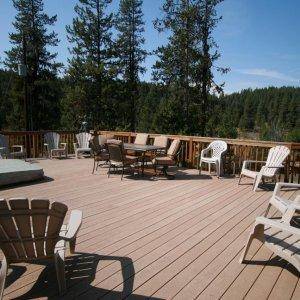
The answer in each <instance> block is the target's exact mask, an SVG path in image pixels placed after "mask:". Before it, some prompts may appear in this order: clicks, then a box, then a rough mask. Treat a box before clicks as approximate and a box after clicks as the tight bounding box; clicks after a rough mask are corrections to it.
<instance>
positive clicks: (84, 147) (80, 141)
mask: <svg viewBox="0 0 300 300" xmlns="http://www.w3.org/2000/svg"><path fill="white" fill-rule="evenodd" d="M76 139H77V143H74V150H75V156H76V158H78V156H79V153H87V152H88V153H91V147H90V145H89V144H90V140H91V139H92V135H91V134H90V133H87V132H81V133H78V134H76Z"/></svg>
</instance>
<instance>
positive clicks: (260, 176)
mask: <svg viewBox="0 0 300 300" xmlns="http://www.w3.org/2000/svg"><path fill="white" fill-rule="evenodd" d="M289 154H290V150H289V149H288V148H287V147H285V146H276V147H273V148H271V149H270V151H269V153H268V157H267V161H255V160H245V161H244V162H243V167H242V171H241V174H240V179H239V182H238V184H240V183H241V180H242V177H243V176H245V177H250V178H253V179H254V182H253V191H256V190H257V188H258V185H259V184H260V182H261V181H262V182H263V183H264V180H265V179H266V178H270V179H273V180H275V181H276V175H277V174H278V171H279V170H280V168H283V162H284V160H285V159H286V158H287V157H288V155H289ZM253 163H255V164H257V163H259V164H265V165H264V166H262V168H261V169H260V171H259V172H256V171H253V170H251V169H250V166H251V164H253Z"/></svg>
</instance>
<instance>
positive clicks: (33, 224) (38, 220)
mask: <svg viewBox="0 0 300 300" xmlns="http://www.w3.org/2000/svg"><path fill="white" fill-rule="evenodd" d="M67 210H68V207H67V206H66V205H65V204H63V203H60V202H53V203H52V204H50V201H49V200H45V199H33V200H28V199H26V198H20V199H16V198H14V199H8V200H5V199H0V216H1V217H0V248H1V250H2V251H3V253H4V258H3V260H2V264H1V270H0V293H1V295H0V296H1V297H0V298H2V295H3V290H4V286H5V279H6V275H7V269H8V267H9V265H10V264H13V263H36V264H40V263H42V264H43V263H44V262H51V261H54V263H55V268H56V276H57V281H58V287H59V293H60V295H62V294H63V293H64V292H65V291H66V281H65V262H64V261H65V250H66V242H68V243H69V246H70V252H71V253H74V252H75V245H76V236H77V233H78V231H79V229H80V226H81V223H82V212H81V211H79V210H73V211H71V214H70V219H69V223H68V224H67V225H63V221H64V218H65V215H66V213H67Z"/></svg>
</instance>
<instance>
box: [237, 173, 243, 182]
mask: <svg viewBox="0 0 300 300" xmlns="http://www.w3.org/2000/svg"><path fill="white" fill-rule="evenodd" d="M242 177H243V174H242V173H241V174H240V178H239V182H238V185H240V184H241V181H242Z"/></svg>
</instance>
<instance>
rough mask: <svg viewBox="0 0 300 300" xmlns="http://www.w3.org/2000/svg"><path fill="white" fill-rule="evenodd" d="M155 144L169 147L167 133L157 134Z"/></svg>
mask: <svg viewBox="0 0 300 300" xmlns="http://www.w3.org/2000/svg"><path fill="white" fill-rule="evenodd" d="M153 145H154V146H158V147H164V148H167V146H168V137H167V136H165V135H160V136H156V137H155V138H154V142H153Z"/></svg>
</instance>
